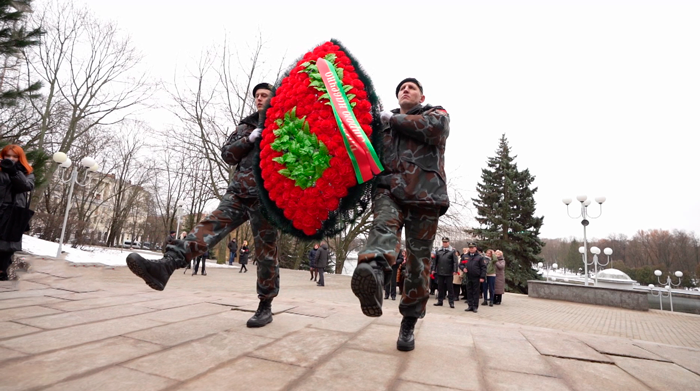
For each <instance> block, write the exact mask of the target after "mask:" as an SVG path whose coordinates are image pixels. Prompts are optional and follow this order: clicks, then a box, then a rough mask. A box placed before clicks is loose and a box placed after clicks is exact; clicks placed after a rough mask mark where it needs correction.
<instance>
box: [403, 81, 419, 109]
mask: <svg viewBox="0 0 700 391" xmlns="http://www.w3.org/2000/svg"><path fill="white" fill-rule="evenodd" d="M424 100H425V96H424V95H423V93H421V92H420V88H418V86H417V85H416V84H415V83H412V82H410V81H409V82H407V83H403V85H402V86H401V88H400V89H399V106H400V107H401V108H413V107H415V106H418V105H419V104H421V103H423V101H424Z"/></svg>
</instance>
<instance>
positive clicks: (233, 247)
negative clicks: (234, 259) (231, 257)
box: [227, 240, 238, 254]
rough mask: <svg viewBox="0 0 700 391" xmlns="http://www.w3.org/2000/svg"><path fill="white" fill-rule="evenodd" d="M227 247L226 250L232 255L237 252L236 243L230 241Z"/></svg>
mask: <svg viewBox="0 0 700 391" xmlns="http://www.w3.org/2000/svg"><path fill="white" fill-rule="evenodd" d="M227 246H228V250H229V251H231V252H232V253H234V254H235V253H236V251H238V243H236V241H235V240H231V241H230V242H228V245H227Z"/></svg>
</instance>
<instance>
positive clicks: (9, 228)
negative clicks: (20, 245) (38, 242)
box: [0, 193, 34, 242]
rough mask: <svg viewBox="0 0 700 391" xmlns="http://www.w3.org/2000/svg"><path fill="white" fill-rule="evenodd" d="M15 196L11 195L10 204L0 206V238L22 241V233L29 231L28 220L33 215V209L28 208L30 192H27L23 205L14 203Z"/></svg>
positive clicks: (7, 240)
mask: <svg viewBox="0 0 700 391" xmlns="http://www.w3.org/2000/svg"><path fill="white" fill-rule="evenodd" d="M15 196H16V195H15V194H13V195H12V203H11V204H2V206H0V240H4V241H6V242H20V241H22V235H23V234H24V233H25V232H27V231H29V220H31V218H32V216H34V211H33V210H31V209H29V206H30V203H31V200H32V194H31V193H29V197H27V203H26V205H25V206H23V207H22V206H17V205H15Z"/></svg>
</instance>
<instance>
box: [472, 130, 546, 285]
mask: <svg viewBox="0 0 700 391" xmlns="http://www.w3.org/2000/svg"><path fill="white" fill-rule="evenodd" d="M510 152H511V151H510V146H509V145H508V140H507V139H506V136H505V134H504V135H502V136H501V140H500V144H499V146H498V150H497V151H496V156H495V157H491V158H489V159H488V168H485V169H482V170H481V183H479V184H477V193H478V198H474V199H472V201H473V202H474V206H476V209H477V215H478V217H477V218H476V220H477V221H478V222H479V224H480V225H481V227H480V228H475V229H473V230H471V233H472V234H473V235H475V236H476V237H477V238H478V240H479V244H480V246H481V247H483V248H484V249H486V248H492V249H500V250H501V251H503V254H504V256H505V259H506V289H507V290H509V291H511V292H522V293H527V280H532V279H537V278H538V276H537V274H536V271H535V270H534V269H533V265H535V264H537V263H538V262H540V261H542V259H541V258H540V257H538V254H539V253H540V251H541V250H542V246H543V245H544V244H543V243H542V241H541V240H540V238H539V235H540V228H541V227H542V222H543V221H544V217H536V216H535V199H534V194H535V192H536V191H537V188H536V187H534V188H533V187H531V185H532V182H533V181H534V180H535V177H534V176H532V175H531V174H530V172H529V171H528V170H527V169H525V170H523V171H519V170H518V166H517V164H516V163H515V162H514V160H515V158H516V157H517V156H511V154H510Z"/></svg>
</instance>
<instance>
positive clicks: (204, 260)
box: [192, 251, 209, 276]
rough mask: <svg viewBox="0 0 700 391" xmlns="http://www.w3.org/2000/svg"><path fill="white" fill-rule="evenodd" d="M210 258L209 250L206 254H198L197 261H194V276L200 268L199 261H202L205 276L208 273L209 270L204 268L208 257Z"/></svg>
mask: <svg viewBox="0 0 700 391" xmlns="http://www.w3.org/2000/svg"><path fill="white" fill-rule="evenodd" d="M208 258H209V251H207V252H205V253H204V254H202V255H200V256H198V257H197V258H195V259H196V261H195V263H194V271H193V272H192V275H193V276H194V275H195V274H197V270H198V269H199V262H202V275H203V276H206V275H207V271H206V270H204V268H205V267H206V264H207V259H208Z"/></svg>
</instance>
